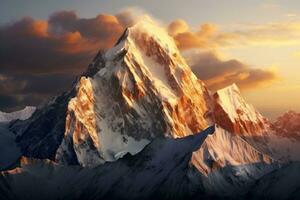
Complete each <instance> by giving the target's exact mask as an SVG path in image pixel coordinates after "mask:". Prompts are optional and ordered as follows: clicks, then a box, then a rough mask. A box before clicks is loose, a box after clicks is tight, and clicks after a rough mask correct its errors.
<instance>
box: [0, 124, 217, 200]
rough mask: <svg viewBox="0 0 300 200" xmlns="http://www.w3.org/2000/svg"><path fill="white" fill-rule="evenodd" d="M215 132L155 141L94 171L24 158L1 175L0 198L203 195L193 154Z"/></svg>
mask: <svg viewBox="0 0 300 200" xmlns="http://www.w3.org/2000/svg"><path fill="white" fill-rule="evenodd" d="M213 133H214V127H210V128H208V129H206V130H205V131H203V132H201V133H199V134H196V135H191V136H187V137H185V138H179V139H172V138H156V139H155V140H154V141H152V142H151V143H150V144H149V145H147V146H146V147H145V148H144V149H143V150H142V151H141V152H140V153H138V154H136V155H135V156H130V155H126V156H124V157H123V158H121V159H119V160H118V161H115V162H107V163H105V164H103V165H100V166H98V167H95V168H88V167H87V168H81V167H79V166H73V167H71V166H63V165H57V164H53V163H51V162H49V161H42V160H41V161H35V160H27V159H22V162H21V166H20V168H18V169H17V170H13V171H7V172H2V173H1V174H0V191H1V192H0V198H1V199H10V198H11V199H18V200H19V199H51V200H54V199H185V198H188V197H191V196H192V195H193V194H195V193H197V192H200V191H201V185H199V183H200V182H199V180H197V181H196V180H195V179H192V178H191V177H190V176H189V161H190V159H191V156H192V152H193V151H195V150H197V149H199V147H200V146H201V144H202V143H203V142H204V140H205V138H206V137H207V136H208V135H209V134H213ZM24 162H25V163H24ZM179 180H180V181H179ZM195 181H196V182H195Z"/></svg>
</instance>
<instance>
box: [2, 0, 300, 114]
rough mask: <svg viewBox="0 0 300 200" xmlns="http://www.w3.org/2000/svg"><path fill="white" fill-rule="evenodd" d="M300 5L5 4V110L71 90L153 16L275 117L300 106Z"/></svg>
mask: <svg viewBox="0 0 300 200" xmlns="http://www.w3.org/2000/svg"><path fill="white" fill-rule="evenodd" d="M299 9H300V3H299V1H297V0H291V1H289V2H286V1H283V0H277V1H276V0H253V1H251V0H247V1H238V0H229V1H225V0H223V1H217V0H212V1H208V0H205V1H196V0H192V1H179V0H175V1H172V3H170V1H146V0H143V1H141V0H119V1H117V0H115V1H104V0H100V1H99V0H98V1H97V0H89V1H84V2H83V1H79V0H76V1H74V0H62V1H57V2H56V1H55V2H53V1H37V0H28V1H26V2H25V1H21V2H20V1H17V0H10V1H9V0H1V6H0V43H1V45H0V110H5V111H12V110H16V109H19V108H21V107H24V106H25V105H37V104H39V103H42V102H45V101H46V100H47V99H49V98H50V97H52V96H54V95H57V94H58V93H59V92H62V91H64V90H66V89H68V88H69V87H70V85H71V83H72V82H73V80H74V77H75V76H76V75H78V74H79V73H80V72H82V71H83V70H84V69H85V68H86V67H87V65H88V63H89V62H90V61H91V59H92V58H93V56H94V55H95V54H96V52H97V51H98V50H99V49H101V48H104V49H106V48H109V47H111V46H112V45H113V44H114V42H115V41H116V39H117V38H118V37H119V36H120V35H121V33H122V31H123V30H124V28H125V27H126V26H128V25H130V23H131V22H132V21H133V20H134V19H136V18H138V17H139V16H140V15H142V14H148V15H151V16H152V17H153V18H155V19H156V20H158V21H159V22H160V23H161V24H162V25H163V26H165V27H166V29H167V30H168V31H169V34H170V35H171V36H173V38H174V39H175V41H176V42H177V44H178V47H179V48H180V50H181V52H182V53H183V55H184V56H185V57H186V59H187V60H188V62H189V64H190V65H191V67H192V69H193V71H194V72H195V74H196V75H197V76H198V77H199V78H200V79H202V80H204V81H205V82H206V83H207V84H208V85H209V87H210V88H211V89H212V90H216V89H218V88H222V87H225V86H226V85H229V84H231V83H233V82H236V83H237V84H238V85H239V87H241V89H242V91H243V94H244V96H245V97H246V99H247V100H248V101H249V102H250V103H252V104H254V106H256V107H257V108H258V110H259V111H261V112H262V113H263V114H264V115H266V116H267V117H269V118H271V119H274V118H275V117H277V116H278V115H280V114H281V113H282V112H285V111H287V110H290V109H292V110H295V111H298V112H299V111H300V102H299V99H300V93H299V89H300V77H299V70H300V69H299V67H298V64H299V61H300V14H298V13H299V12H298V11H299Z"/></svg>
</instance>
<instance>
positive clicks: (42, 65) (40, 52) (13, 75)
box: [0, 11, 126, 110]
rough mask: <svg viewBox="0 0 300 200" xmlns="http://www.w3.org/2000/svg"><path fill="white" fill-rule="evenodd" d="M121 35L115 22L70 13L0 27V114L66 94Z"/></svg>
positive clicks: (27, 19) (27, 18) (100, 16)
mask: <svg viewBox="0 0 300 200" xmlns="http://www.w3.org/2000/svg"><path fill="white" fill-rule="evenodd" d="M123 17H126V15H124V16H123ZM123 30H124V27H123V25H122V24H121V23H119V20H118V18H117V17H115V16H112V15H98V16H96V17H95V18H90V19H83V18H79V17H78V16H77V15H76V13H75V12H73V11H61V12H56V13H54V14H52V15H51V16H50V18H49V20H35V19H32V18H30V17H25V18H23V19H21V20H18V21H16V22H14V23H10V24H6V25H3V26H1V27H0V44H1V45H0V95H1V104H0V109H1V110H11V109H13V108H14V106H16V105H18V106H17V107H18V108H19V107H22V106H25V105H27V104H28V105H37V104H38V103H39V102H42V101H43V100H44V99H45V98H48V97H50V96H54V95H57V94H58V93H59V92H62V91H64V90H66V89H67V88H68V87H69V86H70V84H71V83H72V81H73V80H74V78H75V76H76V75H78V74H80V73H82V72H83V71H84V70H85V68H86V67H87V65H88V64H89V62H90V61H91V59H92V58H93V57H94V55H95V54H96V53H97V51H98V50H99V49H106V48H109V47H111V46H112V45H113V44H114V43H115V41H116V40H117V39H118V37H119V36H120V35H121V34H122V31H123ZM17 107H16V108H17Z"/></svg>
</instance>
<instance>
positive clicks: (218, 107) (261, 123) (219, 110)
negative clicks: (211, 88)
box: [214, 84, 270, 137]
mask: <svg viewBox="0 0 300 200" xmlns="http://www.w3.org/2000/svg"><path fill="white" fill-rule="evenodd" d="M214 99H215V112H214V113H215V120H216V123H217V124H219V125H220V126H221V127H223V128H224V129H226V130H228V131H229V132H231V133H235V134H239V135H243V136H251V137H254V136H264V135H266V134H267V133H268V132H270V123H269V122H268V120H267V119H266V118H265V117H263V116H262V115H261V114H260V113H259V112H258V111H257V110H256V109H255V108H254V107H253V106H252V105H251V104H248V103H247V102H246V101H245V100H244V99H243V97H242V96H241V93H240V90H239V89H238V87H237V86H236V84H233V85H230V86H228V87H226V88H223V89H221V90H218V91H217V92H216V93H215V94H214Z"/></svg>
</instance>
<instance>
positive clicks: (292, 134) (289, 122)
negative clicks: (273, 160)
mask: <svg viewBox="0 0 300 200" xmlns="http://www.w3.org/2000/svg"><path fill="white" fill-rule="evenodd" d="M272 127H273V129H274V130H275V132H276V135H278V136H282V137H287V138H291V139H294V140H296V141H299V142H300V113H297V112H295V111H288V112H286V113H284V114H283V115H282V116H280V117H278V119H277V120H276V121H275V122H274V123H272Z"/></svg>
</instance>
